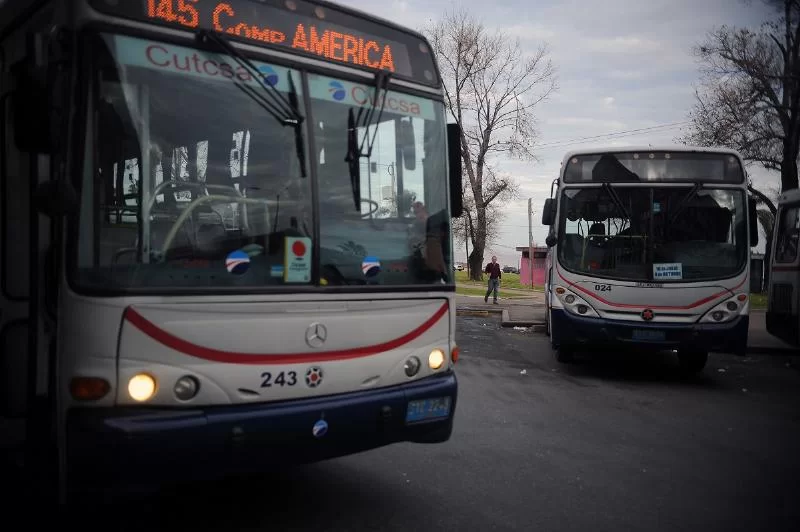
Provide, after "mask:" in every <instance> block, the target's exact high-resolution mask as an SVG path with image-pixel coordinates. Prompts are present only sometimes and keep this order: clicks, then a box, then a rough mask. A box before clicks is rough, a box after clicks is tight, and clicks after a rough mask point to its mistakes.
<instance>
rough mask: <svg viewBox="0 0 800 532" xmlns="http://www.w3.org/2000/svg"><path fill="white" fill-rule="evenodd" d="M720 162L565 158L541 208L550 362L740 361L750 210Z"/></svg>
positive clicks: (734, 164) (659, 151)
mask: <svg viewBox="0 0 800 532" xmlns="http://www.w3.org/2000/svg"><path fill="white" fill-rule="evenodd" d="M747 186H748V183H747V177H746V174H745V171H744V167H743V164H742V159H741V157H740V156H739V155H738V154H737V153H735V152H733V151H728V150H718V149H704V148H687V147H679V148H675V147H655V148H654V147H647V148H638V147H637V148H628V147H626V148H620V149H608V150H586V151H575V152H572V153H568V154H567V155H566V157H565V158H564V160H563V162H562V168H561V173H560V178H559V180H558V187H557V189H556V194H555V196H556V197H551V198H550V199H548V200H546V202H545V206H544V210H543V213H542V223H543V224H545V225H550V226H551V231H550V236H549V237H548V239H547V244H548V246H549V247H550V248H551V258H552V260H551V264H552V265H551V267H550V269H549V271H548V282H547V287H548V290H547V297H546V305H547V326H548V331H549V332H550V337H551V342H552V345H553V347H554V348H555V349H556V350H557V351H556V352H557V358H558V360H559V361H562V362H567V361H569V360H570V359H571V358H572V356H573V354H574V352H575V351H576V350H580V349H586V348H594V347H603V346H616V347H635V348H638V349H652V350H673V351H677V354H678V359H679V361H680V363H681V365H682V366H683V367H684V368H685V369H686V370H688V371H690V372H696V371H700V370H702V368H703V367H704V366H705V364H706V361H707V358H708V353H709V351H717V352H732V353H743V352H744V350H745V349H746V345H747V334H748V325H749V310H750V304H749V287H750V282H749V276H750V260H749V259H750V247H751V246H754V245H756V244H757V241H758V231H757V226H756V221H755V220H756V219H755V202H754V201H753V200H752V199H751V198H750V197H749V195H748V191H747Z"/></svg>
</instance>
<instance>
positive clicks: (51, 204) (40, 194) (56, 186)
mask: <svg viewBox="0 0 800 532" xmlns="http://www.w3.org/2000/svg"><path fill="white" fill-rule="evenodd" d="M33 201H34V205H35V207H36V210H37V211H39V212H40V213H42V214H44V215H45V216H49V217H50V218H58V217H61V216H69V215H72V214H75V213H76V212H78V206H79V202H78V194H77V192H76V191H75V189H74V188H73V187H72V185H70V184H69V183H67V182H65V181H45V182H44V183H40V184H39V186H38V187H36V193H35V195H34V198H33Z"/></svg>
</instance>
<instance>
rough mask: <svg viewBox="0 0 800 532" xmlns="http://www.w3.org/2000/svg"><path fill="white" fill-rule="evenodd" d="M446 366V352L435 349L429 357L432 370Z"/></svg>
mask: <svg viewBox="0 0 800 532" xmlns="http://www.w3.org/2000/svg"><path fill="white" fill-rule="evenodd" d="M443 365H444V352H443V351H442V350H441V349H434V350H433V351H431V354H430V355H428V366H430V368H431V369H432V370H437V369H439V368H441V367H442V366H443Z"/></svg>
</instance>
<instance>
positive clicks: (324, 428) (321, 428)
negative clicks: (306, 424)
mask: <svg viewBox="0 0 800 532" xmlns="http://www.w3.org/2000/svg"><path fill="white" fill-rule="evenodd" d="M311 433H312V434H313V435H314V437H315V438H322V437H323V436H325V435H326V434H327V433H328V422H327V421H325V420H324V419H320V420H319V421H317V422H316V423H314V426H313V427H312V428H311Z"/></svg>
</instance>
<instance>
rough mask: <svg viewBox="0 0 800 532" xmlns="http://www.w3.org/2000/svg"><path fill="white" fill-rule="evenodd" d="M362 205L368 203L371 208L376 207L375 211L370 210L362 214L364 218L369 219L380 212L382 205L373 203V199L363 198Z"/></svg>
mask: <svg viewBox="0 0 800 532" xmlns="http://www.w3.org/2000/svg"><path fill="white" fill-rule="evenodd" d="M361 203H367V204H369V206H370V207H375V208H374V209H370V211H369V212H365V213H362V214H361V217H362V218H369V217H370V216H372V215H373V214H375V213H376V212H378V210H379V209H380V208H381V205H380V203H378V202H377V201H372V200H371V199H367V198H361Z"/></svg>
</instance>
